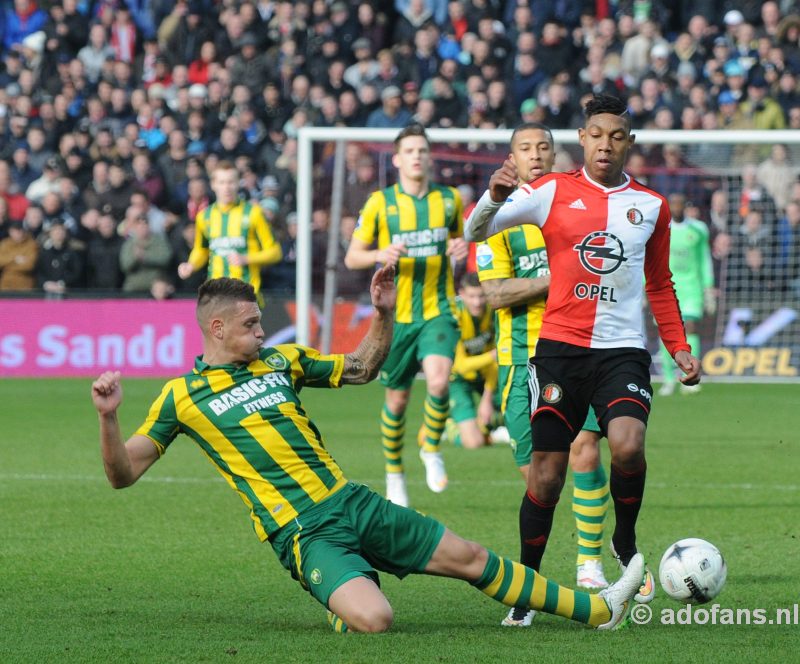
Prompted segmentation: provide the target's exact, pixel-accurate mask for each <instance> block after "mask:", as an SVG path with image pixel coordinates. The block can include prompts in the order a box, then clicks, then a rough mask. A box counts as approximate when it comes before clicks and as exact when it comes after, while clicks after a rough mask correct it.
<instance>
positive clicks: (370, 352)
mask: <svg viewBox="0 0 800 664" xmlns="http://www.w3.org/2000/svg"><path fill="white" fill-rule="evenodd" d="M369 292H370V295H371V296H372V304H373V306H374V307H375V315H374V316H373V318H372V322H371V323H370V326H369V331H368V332H367V334H366V336H365V337H364V338H363V339H362V340H361V343H360V344H359V345H358V348H356V350H355V351H354V352H352V353H348V354H347V355H345V356H344V372H343V374H342V385H363V384H364V383H368V382H369V381H371V380H373V379H374V378H375V377H376V376H377V375H378V370H379V369H380V368H381V365H382V364H383V362H384V360H385V359H386V356H387V355H388V354H389V347H390V346H391V345H392V330H393V328H394V305H395V300H396V298H397V289H396V288H395V285H394V267H393V266H391V265H388V266H386V267H382V268H381V269H380V270H378V271H377V272H375V274H374V275H373V277H372V283H371V284H370V288H369Z"/></svg>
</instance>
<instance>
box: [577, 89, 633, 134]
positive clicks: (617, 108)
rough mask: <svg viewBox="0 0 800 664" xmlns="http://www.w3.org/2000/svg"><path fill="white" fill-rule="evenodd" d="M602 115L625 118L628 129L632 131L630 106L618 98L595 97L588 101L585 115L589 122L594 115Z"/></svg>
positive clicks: (609, 96) (584, 110)
mask: <svg viewBox="0 0 800 664" xmlns="http://www.w3.org/2000/svg"><path fill="white" fill-rule="evenodd" d="M601 113H610V114H611V115H619V116H620V117H624V119H625V121H626V123H627V125H628V129H629V130H630V126H631V121H630V116H629V115H628V106H627V105H626V104H625V102H624V101H622V100H621V99H619V98H618V97H612V96H611V95H595V96H594V97H592V98H591V99H590V100H589V101H587V102H586V106H584V107H583V115H584V116H585V117H586V119H587V120H588V119H589V118H591V117H592V116H593V115H600V114H601Z"/></svg>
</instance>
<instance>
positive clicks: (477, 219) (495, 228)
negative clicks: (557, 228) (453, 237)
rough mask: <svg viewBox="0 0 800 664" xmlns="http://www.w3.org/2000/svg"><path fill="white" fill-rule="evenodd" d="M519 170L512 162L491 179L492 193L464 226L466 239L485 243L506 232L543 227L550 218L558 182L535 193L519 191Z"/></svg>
mask: <svg viewBox="0 0 800 664" xmlns="http://www.w3.org/2000/svg"><path fill="white" fill-rule="evenodd" d="M517 183H518V180H517V168H516V166H514V162H513V161H512V160H511V159H510V158H509V159H506V160H505V162H503V165H502V167H501V168H499V169H498V170H496V171H495V172H494V173H492V177H490V178H489V189H488V190H487V191H486V192H485V193H484V194H483V196H481V197H480V200H479V201H478V203H477V205H476V206H475V209H474V210H473V211H472V214H471V215H470V216H469V219H467V222H466V224H465V226H464V237H465V238H466V239H467V240H469V241H470V242H477V241H479V240H485V239H486V238H487V237H489V236H490V235H496V234H497V233H500V232H501V231H504V230H505V229H506V228H511V227H512V226H519V225H521V224H535V225H537V226H543V225H544V223H545V221H546V220H547V216H548V215H549V214H550V207H551V205H552V202H553V197H554V196H555V190H556V182H555V180H553V179H550V180H548V182H547V183H546V184H544V185H543V186H537V188H536V189H533V188H532V187H531V186H530V185H522V186H521V187H520V188H519V189H516V191H515V187H516V186H517Z"/></svg>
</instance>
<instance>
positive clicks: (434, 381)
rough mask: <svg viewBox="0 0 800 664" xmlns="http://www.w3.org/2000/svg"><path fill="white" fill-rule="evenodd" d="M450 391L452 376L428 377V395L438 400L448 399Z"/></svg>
mask: <svg viewBox="0 0 800 664" xmlns="http://www.w3.org/2000/svg"><path fill="white" fill-rule="evenodd" d="M449 390H450V376H440V375H438V374H437V375H434V376H429V377H428V394H430V395H431V396H434V397H437V398H440V399H441V398H443V397H446V396H447V394H448V392H449Z"/></svg>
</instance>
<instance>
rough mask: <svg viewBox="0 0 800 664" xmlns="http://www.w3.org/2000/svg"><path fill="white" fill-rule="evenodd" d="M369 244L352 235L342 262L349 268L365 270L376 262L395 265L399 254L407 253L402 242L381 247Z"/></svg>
mask: <svg viewBox="0 0 800 664" xmlns="http://www.w3.org/2000/svg"><path fill="white" fill-rule="evenodd" d="M370 246H371V245H369V244H367V243H366V242H364V240H359V239H358V238H357V237H354V238H353V239H352V240H350V246H349V247H348V248H347V254H345V257H344V264H345V266H346V267H347V268H348V269H350V270H365V269H367V268H370V267H375V265H377V264H378V263H381V264H383V265H397V261H398V260H400V256H402V255H404V254H407V253H408V250H407V249H406V247H405V245H404V244H390V245H389V246H387V247H384V248H383V249H371V248H370Z"/></svg>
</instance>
